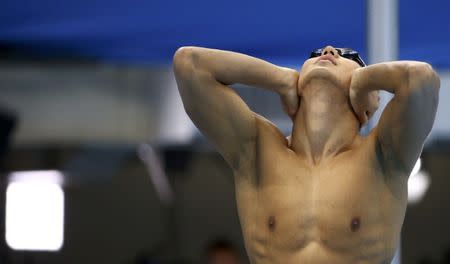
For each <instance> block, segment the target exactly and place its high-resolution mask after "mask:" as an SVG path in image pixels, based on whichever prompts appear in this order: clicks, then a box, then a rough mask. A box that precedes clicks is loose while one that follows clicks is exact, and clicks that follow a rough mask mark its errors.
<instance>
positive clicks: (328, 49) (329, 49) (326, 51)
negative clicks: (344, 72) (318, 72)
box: [322, 46, 339, 57]
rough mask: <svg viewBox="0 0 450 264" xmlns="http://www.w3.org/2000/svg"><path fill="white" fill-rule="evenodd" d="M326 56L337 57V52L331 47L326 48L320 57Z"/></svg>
mask: <svg viewBox="0 0 450 264" xmlns="http://www.w3.org/2000/svg"><path fill="white" fill-rule="evenodd" d="M327 54H331V56H334V57H337V56H339V54H338V52H337V50H336V49H335V48H334V47H333V46H326V47H325V48H324V49H323V50H322V55H327Z"/></svg>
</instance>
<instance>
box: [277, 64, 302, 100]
mask: <svg viewBox="0 0 450 264" xmlns="http://www.w3.org/2000/svg"><path fill="white" fill-rule="evenodd" d="M281 69H282V70H283V78H282V81H281V86H280V87H277V91H276V92H277V93H278V94H280V95H287V94H289V93H290V92H292V90H295V91H296V90H297V84H298V77H299V75H298V71H296V70H293V69H290V68H285V67H281Z"/></svg>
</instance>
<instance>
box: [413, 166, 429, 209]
mask: <svg viewBox="0 0 450 264" xmlns="http://www.w3.org/2000/svg"><path fill="white" fill-rule="evenodd" d="M421 165H422V162H421V160H420V159H418V160H417V162H416V164H415V165H414V168H413V170H412V172H411V175H410V176H409V179H408V203H410V204H416V203H418V202H420V201H421V200H422V199H423V197H424V196H425V194H426V192H427V190H428V187H429V186H430V176H429V175H428V173H426V172H425V171H422V170H420V168H421Z"/></svg>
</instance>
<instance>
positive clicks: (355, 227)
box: [350, 217, 361, 232]
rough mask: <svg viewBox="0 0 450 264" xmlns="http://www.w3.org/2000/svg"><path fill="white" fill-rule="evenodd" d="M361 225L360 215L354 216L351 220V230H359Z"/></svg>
mask: <svg viewBox="0 0 450 264" xmlns="http://www.w3.org/2000/svg"><path fill="white" fill-rule="evenodd" d="M360 226H361V220H359V217H354V218H353V219H352V221H351V222H350V230H352V232H356V231H358V230H359V228H360Z"/></svg>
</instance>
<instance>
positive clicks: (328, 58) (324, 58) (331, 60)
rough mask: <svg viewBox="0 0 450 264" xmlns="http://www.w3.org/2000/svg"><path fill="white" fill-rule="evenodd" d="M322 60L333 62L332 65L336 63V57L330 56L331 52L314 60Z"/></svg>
mask: <svg viewBox="0 0 450 264" xmlns="http://www.w3.org/2000/svg"><path fill="white" fill-rule="evenodd" d="M323 60H326V61H329V62H331V63H333V64H334V65H336V58H335V57H334V56H332V55H331V54H325V55H322V56H320V57H319V58H318V59H317V61H316V62H319V61H323Z"/></svg>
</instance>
